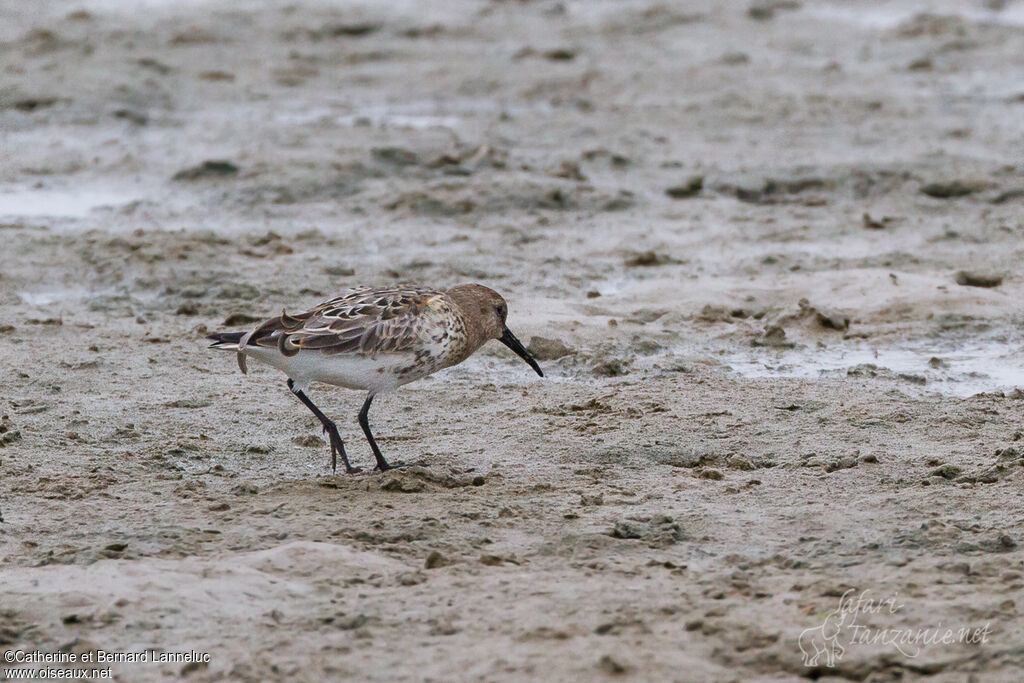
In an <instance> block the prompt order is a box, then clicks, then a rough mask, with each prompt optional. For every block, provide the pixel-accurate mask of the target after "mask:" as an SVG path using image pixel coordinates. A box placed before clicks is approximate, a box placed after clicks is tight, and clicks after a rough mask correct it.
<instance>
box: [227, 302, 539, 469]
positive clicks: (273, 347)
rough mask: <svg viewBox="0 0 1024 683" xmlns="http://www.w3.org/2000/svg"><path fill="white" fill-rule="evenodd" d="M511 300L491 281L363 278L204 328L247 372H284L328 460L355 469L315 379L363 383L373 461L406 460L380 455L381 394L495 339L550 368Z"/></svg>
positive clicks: (363, 419) (380, 464) (384, 464)
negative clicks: (298, 306) (439, 283)
mask: <svg viewBox="0 0 1024 683" xmlns="http://www.w3.org/2000/svg"><path fill="white" fill-rule="evenodd" d="M507 317H508V304H507V303H506V302H505V299H504V298H502V296H501V295H500V294H498V293H497V292H495V291H494V290H493V289H490V288H488V287H485V286H484V285H480V284H462V285H458V286H455V287H452V288H450V289H447V290H444V289H433V288H429V287H421V286H417V285H394V286H385V287H356V288H353V289H350V290H348V291H346V292H345V293H343V294H341V295H340V296H337V297H335V298H333V299H330V300H328V301H324V302H323V303H321V304H319V305H318V306H315V307H314V308H312V309H310V310H308V311H306V312H304V313H295V314H290V313H288V312H287V309H282V311H281V315H280V316H277V317H274V318H269V319H267V320H265V321H264V322H262V323H261V324H260V325H258V326H257V327H256V328H254V329H252V330H249V331H247V332H217V333H213V334H210V335H207V338H208V339H210V340H212V341H213V343H212V344H210V347H209V348H213V349H219V350H224V351H234V352H235V353H236V358H237V360H238V367H239V369H240V370H241V371H242V373H243V374H245V373H246V372H247V371H248V366H247V364H246V361H247V360H248V359H252V360H254V361H257V362H260V363H264V364H266V365H270V366H271V367H274V368H277V369H278V370H281V371H282V372H284V374H285V375H287V377H288V380H287V383H286V384H287V386H288V389H289V390H290V391H291V392H292V393H293V394H294V395H295V396H296V397H297V398H298V399H299V401H301V402H302V404H303V405H305V406H306V407H307V408H308V409H309V410H310V412H312V413H313V415H315V416H316V418H317V420H319V421H320V424H321V425H322V426H323V431H324V433H325V434H327V436H328V438H329V439H330V444H331V469H332V470H333V471H334V472H337V469H338V456H340V457H341V461H342V463H343V464H344V466H345V471H346V472H347V473H349V474H352V473H354V472H358V471H360V470H358V469H356V468H355V467H353V466H352V464H351V463H350V462H349V459H348V455H347V454H346V453H345V443H344V441H343V440H342V438H341V435H340V434H339V432H338V427H337V425H336V424H335V423H334V421H333V420H331V419H330V418H328V417H327V416H326V415H325V414H324V413H323V411H321V410H320V409H319V408H318V407H317V406H316V404H314V403H313V401H312V400H311V399H310V398H309V395H308V392H309V387H310V384H311V383H312V382H322V383H324V384H330V385H334V386H340V387H345V388H348V389H356V390H362V391H366V392H367V394H366V400H365V401H364V402H363V407H362V409H361V410H360V411H359V426H360V427H361V428H362V430H363V434H364V435H365V436H366V440H367V441H368V442H369V444H370V449H371V450H372V451H373V456H374V458H375V460H376V469H377V470H380V471H382V472H384V471H387V470H390V469H393V468H394V467H402V466H404V465H400V464H394V465H393V464H390V463H388V461H387V460H386V459H385V458H384V456H383V455H382V454H381V451H380V448H379V447H378V446H377V441H376V439H374V438H373V432H371V431H370V422H369V411H370V404H371V403H372V402H373V399H374V397H376V396H378V395H381V394H386V393H390V392H393V391H395V390H396V389H398V387H400V386H403V385H405V384H408V383H410V382H413V381H415V380H417V379H420V378H423V377H426V376H427V375H431V374H433V373H435V372H437V371H438V370H442V369H444V368H448V367H451V366H453V365H458V364H459V363H461V362H462V361H464V360H466V359H467V358H469V357H470V356H471V355H473V353H474V352H476V350H477V349H479V348H480V347H481V346H483V345H484V344H485V343H486V342H488V341H489V340H491V339H496V340H498V341H500V342H501V343H502V344H504V345H505V346H507V347H508V348H510V349H512V351H513V352H515V353H516V355H518V356H519V357H520V358H522V359H523V360H524V361H526V363H527V364H528V365H529V366H530V367H531V368H533V370H534V371H536V373H537V374H538V375H539V376H541V377H543V376H544V372H543V371H542V370H541V368H540V365H539V364H538V363H537V361H536V359H534V357H533V356H532V355H531V354H530V352H529V351H527V350H526V348H525V347H524V346H523V345H522V343H521V342H520V341H519V340H518V339H517V338H516V336H515V335H514V334H512V331H511V330H510V329H509V328H508V325H506V323H505V321H506V319H507Z"/></svg>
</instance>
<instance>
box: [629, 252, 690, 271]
mask: <svg viewBox="0 0 1024 683" xmlns="http://www.w3.org/2000/svg"><path fill="white" fill-rule="evenodd" d="M672 263H679V261H677V260H676V259H674V258H672V257H671V256H669V255H668V254H659V253H657V252H654V251H644V252H640V253H637V254H634V255H632V256H630V257H629V258H627V259H626V265H627V266H641V267H650V266H666V265H669V264H672Z"/></svg>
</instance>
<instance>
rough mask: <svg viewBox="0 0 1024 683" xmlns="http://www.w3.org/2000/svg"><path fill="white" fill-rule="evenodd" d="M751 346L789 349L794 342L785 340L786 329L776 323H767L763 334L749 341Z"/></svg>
mask: <svg viewBox="0 0 1024 683" xmlns="http://www.w3.org/2000/svg"><path fill="white" fill-rule="evenodd" d="M750 344H751V345H752V346H769V347H772V348H776V349H791V348H793V347H794V346H796V344H794V343H793V342H789V341H786V331H785V330H784V329H782V328H781V327H779V326H778V325H769V326H768V327H766V328H765V330H764V336H763V337H761V338H759V339H754V340H752V341H751V342H750Z"/></svg>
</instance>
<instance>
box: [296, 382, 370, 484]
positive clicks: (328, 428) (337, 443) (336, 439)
mask: <svg viewBox="0 0 1024 683" xmlns="http://www.w3.org/2000/svg"><path fill="white" fill-rule="evenodd" d="M288 389H289V390H291V392H292V393H293V394H295V395H296V396H297V397H298V398H299V400H300V401H302V404H303V405H304V406H306V407H307V408H309V409H310V410H311V411H312V412H313V414H314V415H316V419H318V420H320V424H322V425H323V426H324V433H325V434H327V436H328V437H329V438H330V440H331V469H332V470H333V471H335V472H337V471H338V454H339V453H340V454H341V462H342V463H343V464H344V465H345V471H346V472H348V473H349V474H352V473H353V472H355V471H356V470H355V469H354V468H353V467H352V465H350V464H349V462H348V456H347V455H345V444H344V442H342V440H341V434H339V433H338V427H337V425H335V424H334V423H333V422H331V420H330V419H328V417H327V416H326V415H324V414H323V413H322V412H321V411H320V409H319V408H317V407H316V406H315V405H314V404H313V402H312V401H310V400H309V397H308V396H306V395H305V394H304V393H302V391H301V390H299V389H296V388H295V382H293V381H291V379H289V380H288ZM371 443H372V442H371Z"/></svg>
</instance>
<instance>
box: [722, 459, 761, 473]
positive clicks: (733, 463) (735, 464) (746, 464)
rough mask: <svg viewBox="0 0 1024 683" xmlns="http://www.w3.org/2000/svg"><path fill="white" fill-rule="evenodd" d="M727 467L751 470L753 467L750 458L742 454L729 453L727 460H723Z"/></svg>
mask: <svg viewBox="0 0 1024 683" xmlns="http://www.w3.org/2000/svg"><path fill="white" fill-rule="evenodd" d="M725 464H727V465H728V466H729V467H731V468H732V469H734V470H746V471H749V470H752V469H754V463H752V462H750V459H749V458H747V457H745V456H742V455H730V456H729V458H728V460H726V461H725Z"/></svg>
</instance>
